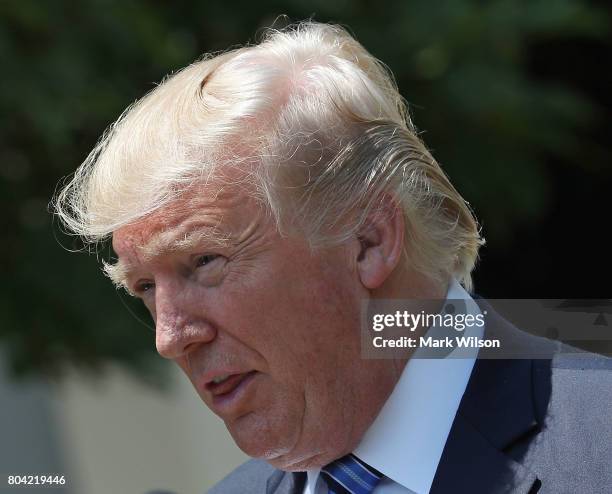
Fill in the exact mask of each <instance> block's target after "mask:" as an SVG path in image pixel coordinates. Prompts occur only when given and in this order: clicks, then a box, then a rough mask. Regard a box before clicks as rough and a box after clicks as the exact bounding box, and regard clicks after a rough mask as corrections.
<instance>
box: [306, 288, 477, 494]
mask: <svg viewBox="0 0 612 494" xmlns="http://www.w3.org/2000/svg"><path fill="white" fill-rule="evenodd" d="M446 299H447V300H464V301H465V304H466V314H473V315H474V316H476V315H477V314H480V310H479V308H478V305H477V304H476V303H475V302H474V301H473V300H472V298H471V297H470V295H469V294H468V293H467V292H466V291H465V290H464V289H463V287H462V286H461V285H460V284H459V283H458V282H457V281H456V280H454V279H453V280H452V281H451V283H450V285H449V290H448V293H447V295H446ZM431 329H432V328H430V331H431ZM464 333H465V334H464V335H465V336H477V337H478V338H482V336H483V333H484V328H477V327H472V328H470V329H466V331H465V332H464ZM417 351H418V350H417ZM476 354H477V352H473V355H472V356H471V357H468V358H452V353H451V355H450V356H447V358H444V359H439V358H438V359H426V358H414V356H413V358H411V359H410V360H409V361H408V363H407V364H406V367H405V368H404V370H403V372H402V375H401V376H400V379H399V381H398V382H397V384H396V386H395V388H394V390H393V392H392V393H391V396H389V398H388V400H387V401H386V403H385V404H384V406H383V408H382V409H381V411H380V413H379V414H378V416H377V417H376V419H375V420H374V422H373V423H372V425H371V426H370V428H369V429H368V430H367V431H366V433H365V435H364V436H363V439H362V440H361V442H360V443H359V445H358V446H357V448H356V449H355V450H354V454H355V455H357V456H358V457H359V458H360V459H362V460H363V461H365V462H366V463H368V464H369V465H371V466H372V467H374V468H376V469H377V470H379V471H381V472H382V473H383V474H384V475H385V476H386V477H388V478H390V479H391V480H393V481H394V482H397V483H398V484H400V485H403V486H404V487H406V488H408V489H410V490H411V491H414V492H415V493H416V494H426V493H428V492H429V490H430V488H431V484H432V483H433V479H434V476H435V473H436V469H437V468H438V463H439V462H440V457H441V456H442V451H443V449H444V445H445V444H446V440H447V438H448V434H449V432H450V429H451V426H452V423H453V420H454V419H455V415H456V413H457V409H458V408H459V403H460V401H461V398H462V397H463V393H464V392H465V388H466V386H467V383H468V380H469V378H470V375H471V373H472V368H473V367H474V362H475V359H476ZM449 357H451V358H449ZM319 472H320V469H313V470H309V471H308V472H307V474H308V480H307V487H306V490H305V492H313V493H314V492H316V490H315V486H316V482H317V479H318V477H319ZM309 489H310V490H309Z"/></svg>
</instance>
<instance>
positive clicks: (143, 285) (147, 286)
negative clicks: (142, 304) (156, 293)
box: [134, 280, 155, 295]
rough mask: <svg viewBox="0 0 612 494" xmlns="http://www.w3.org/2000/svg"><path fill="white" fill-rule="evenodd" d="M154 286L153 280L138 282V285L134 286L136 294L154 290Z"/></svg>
mask: <svg viewBox="0 0 612 494" xmlns="http://www.w3.org/2000/svg"><path fill="white" fill-rule="evenodd" d="M153 288H155V283H153V282H152V281H146V280H144V281H140V282H138V283H137V284H136V286H135V287H134V292H135V293H136V295H142V294H144V293H146V292H148V291H151V290H153Z"/></svg>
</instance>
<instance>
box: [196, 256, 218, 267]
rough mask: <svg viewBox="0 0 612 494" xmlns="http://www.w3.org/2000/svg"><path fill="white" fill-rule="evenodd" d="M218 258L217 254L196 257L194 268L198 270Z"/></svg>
mask: <svg viewBox="0 0 612 494" xmlns="http://www.w3.org/2000/svg"><path fill="white" fill-rule="evenodd" d="M218 257H219V256H218V255H217V254H205V255H203V256H198V257H197V258H196V262H195V265H196V268H200V267H202V266H206V265H207V264H210V263H211V262H213V261H214V260H215V259H217V258H218Z"/></svg>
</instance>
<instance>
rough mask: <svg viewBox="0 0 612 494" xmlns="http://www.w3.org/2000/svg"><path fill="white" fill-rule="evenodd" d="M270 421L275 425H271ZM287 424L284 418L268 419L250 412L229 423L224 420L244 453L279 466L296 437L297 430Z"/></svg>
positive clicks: (288, 454)
mask: <svg viewBox="0 0 612 494" xmlns="http://www.w3.org/2000/svg"><path fill="white" fill-rule="evenodd" d="M271 423H272V424H276V425H277V426H276V427H272V426H271ZM288 424H289V422H288V421H286V420H285V421H282V420H278V419H277V420H274V421H270V420H269V419H267V418H261V417H258V416H257V414H256V413H250V414H247V415H245V416H243V417H241V418H239V419H236V420H234V421H232V422H231V423H227V422H226V424H225V425H226V426H227V429H228V431H229V433H230V434H231V436H232V438H233V439H234V442H235V443H236V445H237V446H238V447H239V448H240V449H241V450H242V451H243V452H244V453H245V454H247V455H248V456H250V457H251V458H258V459H261V460H265V461H267V462H268V463H270V464H271V465H273V466H275V467H277V468H281V465H283V464H284V463H285V462H284V461H283V459H284V458H288V457H289V456H290V452H291V450H292V449H293V447H294V445H295V443H296V442H297V439H298V433H297V430H291V428H290V427H288ZM277 464H278V466H277Z"/></svg>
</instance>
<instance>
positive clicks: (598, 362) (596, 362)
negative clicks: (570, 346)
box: [552, 351, 612, 379]
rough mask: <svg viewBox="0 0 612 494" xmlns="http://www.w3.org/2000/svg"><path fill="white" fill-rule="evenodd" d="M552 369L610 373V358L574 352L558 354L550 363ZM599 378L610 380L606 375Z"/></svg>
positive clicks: (611, 361) (611, 366) (611, 360)
mask: <svg viewBox="0 0 612 494" xmlns="http://www.w3.org/2000/svg"><path fill="white" fill-rule="evenodd" d="M552 367H553V369H567V370H575V371H584V370H601V371H612V358H610V357H606V356H604V355H599V354H595V353H587V352H581V351H576V352H575V353H569V352H567V353H560V354H558V355H555V358H554V359H553V361H552ZM601 377H604V378H608V379H609V378H610V376H609V375H608V374H607V373H604V374H602V376H601Z"/></svg>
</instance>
